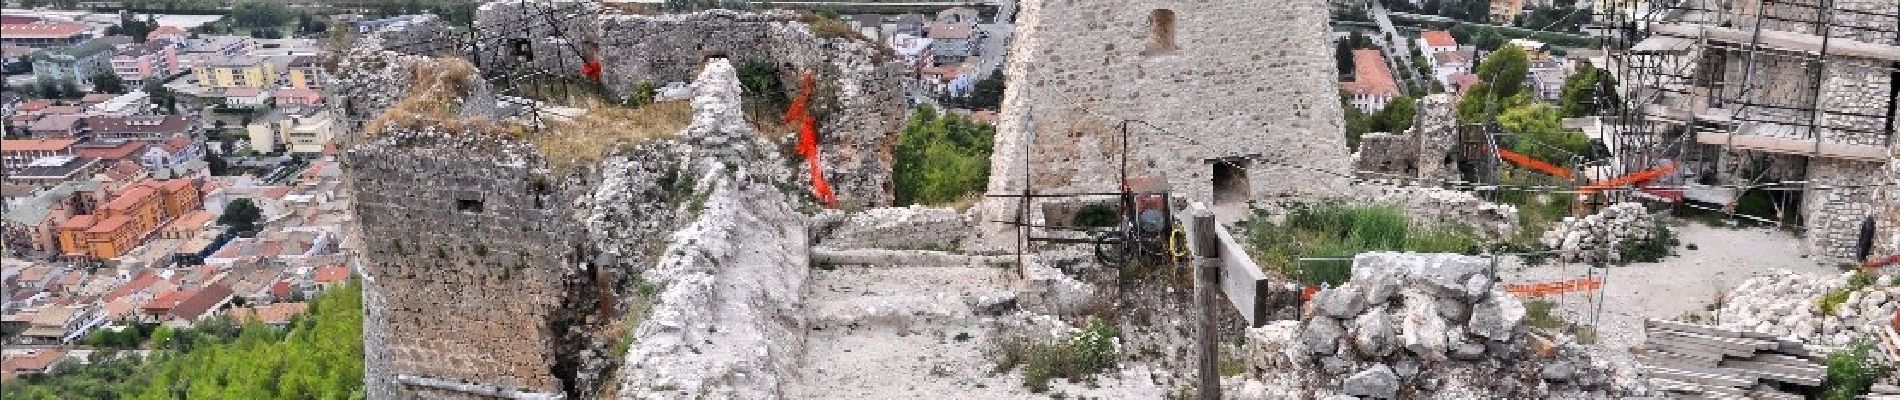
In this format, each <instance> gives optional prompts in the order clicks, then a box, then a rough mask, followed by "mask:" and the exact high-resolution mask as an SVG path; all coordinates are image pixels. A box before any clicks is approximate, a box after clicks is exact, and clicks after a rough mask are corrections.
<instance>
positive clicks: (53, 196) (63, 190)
mask: <svg viewBox="0 0 1900 400" xmlns="http://www.w3.org/2000/svg"><path fill="white" fill-rule="evenodd" d="M22 186H24V187H28V188H31V187H33V186H25V185H8V187H22ZM98 190H99V184H98V183H96V182H92V181H71V182H65V183H61V184H58V185H55V186H53V187H51V188H48V189H46V190H39V191H36V192H33V194H32V195H31V197H29V198H27V199H25V200H24V201H20V202H18V203H8V204H7V210H6V219H5V228H6V229H5V232H6V234H5V235H4V237H3V238H4V240H5V241H6V242H7V243H8V244H9V245H10V246H13V248H14V249H25V250H27V252H29V253H32V254H37V255H53V254H58V253H59V252H60V249H61V247H60V241H59V230H58V227H59V225H60V224H61V223H64V222H66V220H67V219H69V218H71V217H73V216H74V215H81V214H84V213H86V212H89V211H90V210H91V209H92V203H93V202H92V201H91V200H90V196H88V195H85V194H84V193H87V192H95V191H98Z"/></svg>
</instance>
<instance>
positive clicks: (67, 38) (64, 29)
mask: <svg viewBox="0 0 1900 400" xmlns="http://www.w3.org/2000/svg"><path fill="white" fill-rule="evenodd" d="M92 37H93V35H92V33H91V32H89V29H87V28H86V24H84V23H78V22H41V23H28V24H4V25H0V43H3V44H11V45H15V46H26V47H31V48H35V49H44V48H51V47H60V46H72V45H77V44H80V43H85V42H86V41H87V40H91V39H92Z"/></svg>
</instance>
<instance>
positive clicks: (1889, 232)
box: [1874, 146, 1900, 255]
mask: <svg viewBox="0 0 1900 400" xmlns="http://www.w3.org/2000/svg"><path fill="white" fill-rule="evenodd" d="M1892 151H1893V152H1892V153H1891V154H1892V156H1889V157H1887V168H1886V169H1887V181H1886V186H1881V187H1880V188H1879V189H1878V191H1877V193H1878V194H1876V196H1875V197H1874V199H1875V200H1877V202H1876V203H1875V204H1879V205H1880V207H1881V210H1880V214H1879V217H1878V219H1877V220H1875V221H1874V227H1875V231H1874V232H1875V234H1874V238H1875V239H1874V245H1875V246H1876V253H1879V254H1884V255H1894V254H1900V146H1895V147H1894V148H1893V150H1892Z"/></svg>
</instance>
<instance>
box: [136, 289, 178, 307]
mask: <svg viewBox="0 0 1900 400" xmlns="http://www.w3.org/2000/svg"><path fill="white" fill-rule="evenodd" d="M185 295H186V293H185V292H181V291H177V290H166V291H164V292H163V293H159V294H158V295H157V296H153V297H152V300H151V301H147V302H145V305H143V306H139V308H141V309H145V310H148V311H152V312H155V313H162V312H166V311H170V310H171V309H172V308H173V307H177V306H178V301H179V300H181V299H184V297H185Z"/></svg>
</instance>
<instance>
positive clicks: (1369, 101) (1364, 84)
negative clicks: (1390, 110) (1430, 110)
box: [1339, 49, 1401, 113]
mask: <svg viewBox="0 0 1900 400" xmlns="http://www.w3.org/2000/svg"><path fill="white" fill-rule="evenodd" d="M1352 70H1353V80H1352V81H1351V82H1344V83H1340V84H1339V86H1340V90H1344V91H1346V95H1347V96H1348V97H1349V98H1350V100H1349V102H1350V103H1352V106H1353V108H1357V109H1359V111H1360V112H1364V113H1375V112H1379V110H1383V109H1385V105H1386V103H1389V102H1391V101H1392V99H1393V98H1395V97H1398V96H1399V95H1400V94H1401V92H1400V91H1399V85H1398V83H1397V81H1396V80H1394V79H1393V78H1392V69H1391V68H1387V67H1386V65H1385V59H1384V58H1383V57H1382V56H1380V54H1379V50H1377V49H1361V50H1353V51H1352Z"/></svg>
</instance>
